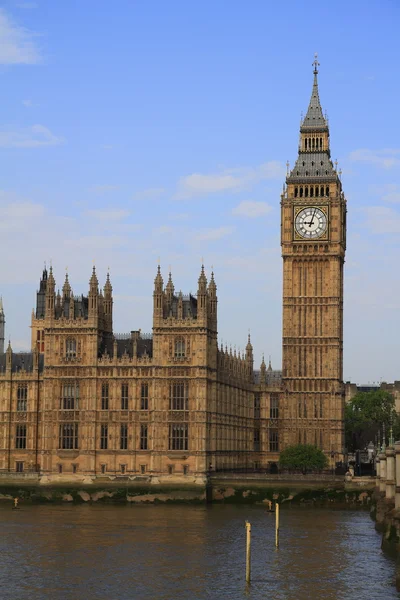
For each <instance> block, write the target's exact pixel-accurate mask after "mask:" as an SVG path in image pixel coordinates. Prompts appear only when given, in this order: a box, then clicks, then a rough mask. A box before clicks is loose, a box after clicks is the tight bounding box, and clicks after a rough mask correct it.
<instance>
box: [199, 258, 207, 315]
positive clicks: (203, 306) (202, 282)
mask: <svg viewBox="0 0 400 600" xmlns="http://www.w3.org/2000/svg"><path fill="white" fill-rule="evenodd" d="M197 318H198V319H206V318H207V277H206V275H205V273H204V265H201V271H200V277H199V284H198V288H197Z"/></svg>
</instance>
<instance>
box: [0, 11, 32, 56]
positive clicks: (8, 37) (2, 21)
mask: <svg viewBox="0 0 400 600" xmlns="http://www.w3.org/2000/svg"><path fill="white" fill-rule="evenodd" d="M34 37H35V34H34V33H33V32H31V31H29V30H28V29H25V28H24V27H20V26H19V25H17V24H16V23H14V22H13V21H12V20H11V19H10V18H9V17H8V16H7V15H6V13H5V12H4V10H3V9H1V8H0V64H3V65H34V64H37V63H39V62H41V60H42V58H41V56H40V52H39V50H38V48H37V47H36V44H35V43H34V41H33V38H34Z"/></svg>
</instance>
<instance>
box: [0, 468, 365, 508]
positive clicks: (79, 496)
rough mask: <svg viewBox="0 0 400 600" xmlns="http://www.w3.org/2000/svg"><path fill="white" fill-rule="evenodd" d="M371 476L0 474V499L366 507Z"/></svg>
mask: <svg viewBox="0 0 400 600" xmlns="http://www.w3.org/2000/svg"><path fill="white" fill-rule="evenodd" d="M374 485H375V480H374V479H372V478H358V479H355V480H353V481H352V482H344V481H343V477H334V476H326V475H261V474H215V475H213V476H211V477H185V480H182V478H181V477H174V476H166V477H163V478H157V477H151V476H136V477H131V476H126V477H123V476H116V477H93V476H87V477H84V476H78V477H74V476H71V477H69V478H68V479H66V478H65V477H61V476H60V477H54V476H53V477H51V478H49V477H46V476H40V475H37V474H26V475H23V476H21V475H20V474H17V473H16V474H1V475H0V501H1V500H3V501H12V500H13V499H14V498H16V497H18V498H19V500H20V503H24V502H35V503H44V502H70V503H86V502H89V503H97V502H115V503H128V504H131V505H133V504H141V503H146V504H151V503H183V504H205V503H230V504H232V503H234V504H239V503H240V504H255V503H258V504H264V505H266V506H267V508H271V507H272V506H273V504H274V503H275V502H279V503H280V504H282V505H284V504H287V505H289V504H291V503H293V504H297V505H305V506H306V505H311V506H312V505H314V506H322V505H334V506H336V507H354V506H359V507H369V506H370V504H371V497H372V493H373V490H374Z"/></svg>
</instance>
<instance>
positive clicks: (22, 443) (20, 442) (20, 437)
mask: <svg viewBox="0 0 400 600" xmlns="http://www.w3.org/2000/svg"><path fill="white" fill-rule="evenodd" d="M15 447H16V448H18V449H19V450H22V449H25V448H26V425H17V427H16V430H15Z"/></svg>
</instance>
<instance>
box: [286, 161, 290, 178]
mask: <svg viewBox="0 0 400 600" xmlns="http://www.w3.org/2000/svg"><path fill="white" fill-rule="evenodd" d="M289 167H290V165H289V161H288V160H287V161H286V175H289Z"/></svg>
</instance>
